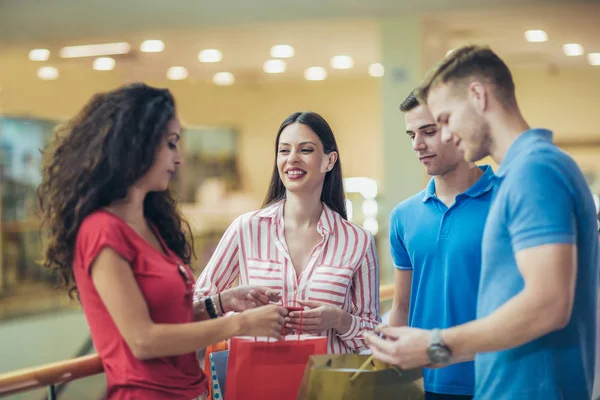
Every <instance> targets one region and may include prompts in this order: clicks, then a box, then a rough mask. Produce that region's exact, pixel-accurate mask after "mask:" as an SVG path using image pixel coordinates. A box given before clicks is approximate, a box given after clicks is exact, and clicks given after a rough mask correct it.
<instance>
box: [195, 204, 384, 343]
mask: <svg viewBox="0 0 600 400" xmlns="http://www.w3.org/2000/svg"><path fill="white" fill-rule="evenodd" d="M283 203H284V201H280V202H278V203H276V204H273V205H271V206H269V207H266V208H264V209H261V210H258V211H253V212H250V213H247V214H244V215H242V216H240V217H238V218H236V220H235V221H233V223H232V224H231V225H230V226H229V228H228V229H227V231H226V232H225V234H224V235H223V238H222V239H221V241H220V242H219V245H218V246H217V249H216V250H215V252H214V254H213V255H212V257H211V259H210V261H209V262H208V265H207V266H206V268H205V269H204V271H202V274H201V275H200V278H198V281H197V282H196V288H195V291H194V300H195V301H196V300H199V299H200V298H202V297H204V296H208V295H214V294H216V293H217V292H220V291H223V290H225V289H228V288H229V287H230V286H231V285H232V283H233V282H234V280H235V279H236V278H237V277H238V276H239V278H240V285H253V286H254V285H256V286H265V287H268V288H272V289H275V290H278V291H279V292H280V293H281V297H282V299H283V303H284V304H296V301H297V300H312V301H318V302H322V303H327V304H331V305H333V306H336V307H340V308H342V309H343V310H344V311H346V312H348V313H350V314H351V315H352V325H351V326H350V329H349V330H348V332H343V333H340V332H336V331H335V330H333V329H331V330H329V331H327V337H328V338H329V341H328V350H329V352H330V353H352V352H358V351H360V350H364V349H366V348H367V346H366V344H365V342H364V340H363V338H362V334H363V332H364V331H365V330H373V329H374V328H375V327H376V326H377V325H378V323H379V321H380V317H379V261H378V259H377V253H376V249H375V241H374V239H373V237H372V236H371V234H370V233H369V232H367V231H366V230H365V229H364V228H362V227H360V226H358V225H355V224H353V223H351V222H348V221H346V220H344V219H343V218H342V217H341V216H340V215H339V214H338V213H336V212H334V211H333V210H331V209H330V208H329V207H327V206H326V205H325V204H323V213H322V214H321V218H320V219H319V223H318V224H317V231H318V232H319V234H320V235H321V237H322V240H321V242H320V243H319V244H318V245H317V246H316V247H315V248H314V250H313V252H312V254H311V255H310V258H309V260H308V262H307V265H306V268H305V269H304V270H303V271H302V273H301V274H300V276H299V277H297V276H296V271H295V269H294V266H293V265H292V262H291V258H290V255H289V251H288V247H287V244H286V242H285V236H284V226H283Z"/></svg>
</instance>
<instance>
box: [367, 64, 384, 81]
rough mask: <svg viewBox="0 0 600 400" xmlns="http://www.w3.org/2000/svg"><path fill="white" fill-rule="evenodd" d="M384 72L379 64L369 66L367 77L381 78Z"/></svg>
mask: <svg viewBox="0 0 600 400" xmlns="http://www.w3.org/2000/svg"><path fill="white" fill-rule="evenodd" d="M384 72H385V71H384V69H383V65H381V64H379V63H375V64H371V65H370V66H369V75H371V76H373V77H375V78H379V77H382V76H383V73H384Z"/></svg>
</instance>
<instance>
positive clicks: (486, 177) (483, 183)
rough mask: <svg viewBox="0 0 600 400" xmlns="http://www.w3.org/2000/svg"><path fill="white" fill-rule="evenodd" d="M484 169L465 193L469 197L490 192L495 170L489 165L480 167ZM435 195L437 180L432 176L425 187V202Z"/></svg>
mask: <svg viewBox="0 0 600 400" xmlns="http://www.w3.org/2000/svg"><path fill="white" fill-rule="evenodd" d="M479 169H480V170H482V171H483V175H481V176H480V177H479V179H478V180H477V182H475V183H474V184H473V185H472V186H471V187H470V188H468V189H467V190H466V191H465V192H464V194H465V195H467V196H469V197H478V196H481V195H482V194H484V193H486V192H488V191H489V190H490V189H491V188H492V187H493V185H494V170H493V169H492V167H491V166H489V165H482V166H480V167H479ZM434 196H435V180H434V179H433V178H431V180H430V181H429V183H428V184H427V188H425V196H423V203H425V202H426V201H427V200H429V199H430V198H432V197H434Z"/></svg>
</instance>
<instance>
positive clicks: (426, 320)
mask: <svg viewBox="0 0 600 400" xmlns="http://www.w3.org/2000/svg"><path fill="white" fill-rule="evenodd" d="M481 169H482V170H483V171H484V174H483V175H482V176H481V177H480V178H479V180H478V181H477V182H475V183H474V184H473V186H471V187H470V188H469V189H468V190H467V191H466V192H464V193H462V194H459V195H458V196H456V199H455V202H454V204H453V205H452V206H450V207H447V206H446V205H445V204H444V203H442V201H440V200H439V199H438V198H437V197H436V196H435V194H434V193H435V182H434V180H433V179H431V181H430V182H429V185H428V186H427V188H426V189H425V190H423V191H421V192H419V193H417V194H416V195H415V196H413V197H411V198H409V199H407V200H405V201H403V202H402V203H400V204H398V205H397V206H396V207H395V208H394V210H393V211H392V214H391V217H390V248H391V252H392V257H393V259H394V264H395V266H396V268H398V269H404V270H412V285H411V294H410V310H409V321H408V324H409V326H413V327H417V328H424V329H432V328H447V327H451V326H454V325H459V324H462V323H465V322H468V321H472V320H474V319H475V315H476V307H477V289H478V287H479V275H480V270H481V237H482V235H483V228H484V225H485V220H486V217H487V214H488V210H489V207H490V202H491V200H492V190H491V189H492V186H493V177H494V171H493V170H492V168H491V167H490V166H484V167H481ZM423 375H424V382H425V390H426V391H428V392H434V393H442V394H457V395H472V394H473V391H474V387H475V373H474V367H473V363H472V362H467V363H461V364H455V365H451V366H449V367H446V368H440V369H427V368H426V369H424V371H423Z"/></svg>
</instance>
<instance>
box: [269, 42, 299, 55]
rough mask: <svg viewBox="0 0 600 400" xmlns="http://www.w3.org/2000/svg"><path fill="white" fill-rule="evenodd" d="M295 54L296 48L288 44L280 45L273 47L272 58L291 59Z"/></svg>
mask: <svg viewBox="0 0 600 400" xmlns="http://www.w3.org/2000/svg"><path fill="white" fill-rule="evenodd" d="M294 54H295V51H294V48H293V47H292V46H290V45H288V44H278V45H276V46H273V47H271V57H273V58H290V57H293V56H294Z"/></svg>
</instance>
